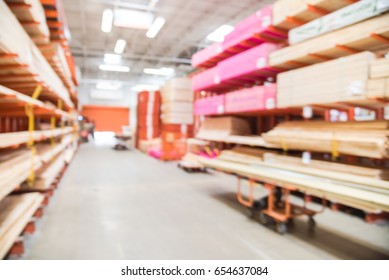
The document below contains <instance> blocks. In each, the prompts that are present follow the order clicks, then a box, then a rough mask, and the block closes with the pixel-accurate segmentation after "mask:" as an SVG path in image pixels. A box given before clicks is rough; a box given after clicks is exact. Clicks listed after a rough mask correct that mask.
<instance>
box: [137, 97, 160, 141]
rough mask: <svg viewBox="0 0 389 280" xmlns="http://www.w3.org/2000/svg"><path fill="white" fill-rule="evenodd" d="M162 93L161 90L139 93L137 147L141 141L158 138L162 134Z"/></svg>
mask: <svg viewBox="0 0 389 280" xmlns="http://www.w3.org/2000/svg"><path fill="white" fill-rule="evenodd" d="M160 110H161V94H160V92H159V91H155V92H154V91H143V92H140V93H138V105H137V128H136V145H135V146H136V147H139V143H140V141H143V140H151V139H154V138H157V137H159V136H160V134H161V124H160Z"/></svg>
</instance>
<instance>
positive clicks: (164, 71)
mask: <svg viewBox="0 0 389 280" xmlns="http://www.w3.org/2000/svg"><path fill="white" fill-rule="evenodd" d="M143 72H144V73H145V74H149V75H160V76H169V75H172V74H173V73H174V69H173V68H165V67H162V68H159V69H156V68H145V69H143Z"/></svg>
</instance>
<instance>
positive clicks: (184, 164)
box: [177, 160, 207, 173]
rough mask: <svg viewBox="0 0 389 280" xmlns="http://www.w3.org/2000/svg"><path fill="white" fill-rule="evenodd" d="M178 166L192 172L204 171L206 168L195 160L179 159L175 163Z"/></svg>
mask: <svg viewBox="0 0 389 280" xmlns="http://www.w3.org/2000/svg"><path fill="white" fill-rule="evenodd" d="M177 167H178V168H181V169H182V170H184V171H186V172H188V173H194V172H206V171H207V170H206V168H205V167H203V166H202V165H200V164H198V163H197V162H192V161H187V160H181V161H180V162H179V163H178V164H177Z"/></svg>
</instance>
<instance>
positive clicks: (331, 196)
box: [197, 157, 389, 213]
mask: <svg viewBox="0 0 389 280" xmlns="http://www.w3.org/2000/svg"><path fill="white" fill-rule="evenodd" d="M197 160H198V162H199V163H200V164H202V165H203V166H205V167H208V168H213V169H216V170H220V171H225V172H230V173H233V174H237V175H239V176H242V177H246V178H250V179H253V180H257V181H260V182H263V183H269V184H273V185H277V186H279V187H288V188H290V187H293V188H295V189H296V190H298V191H300V192H304V193H306V194H309V195H313V196H317V197H320V198H325V199H327V200H330V201H335V202H337V203H340V204H343V205H347V206H351V207H354V208H357V209H361V210H364V211H366V212H372V213H374V212H380V211H386V212H387V211H389V186H388V183H387V182H384V184H382V182H379V183H380V184H382V185H380V186H379V187H376V186H372V185H364V184H363V183H359V184H350V183H347V182H345V181H337V180H331V181H329V180H328V179H326V178H322V177H318V176H313V175H306V174H302V173H301V172H300V171H299V172H295V171H288V172H285V171H286V170H282V169H280V168H279V167H271V166H265V165H263V166H250V165H247V164H243V163H236V162H230V161H226V160H220V159H206V158H202V157H197ZM377 181H378V180H377Z"/></svg>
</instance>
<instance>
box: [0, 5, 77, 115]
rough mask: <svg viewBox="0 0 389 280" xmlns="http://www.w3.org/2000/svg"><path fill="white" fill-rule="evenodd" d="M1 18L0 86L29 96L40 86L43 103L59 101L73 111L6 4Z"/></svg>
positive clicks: (0, 9) (0, 8)
mask: <svg viewBox="0 0 389 280" xmlns="http://www.w3.org/2000/svg"><path fill="white" fill-rule="evenodd" d="M0 14H1V17H0V57H1V59H0V65H1V69H0V84H1V85H3V86H5V87H8V88H11V89H14V90H16V91H19V92H21V93H24V94H26V95H31V94H32V93H33V92H34V90H35V88H36V87H37V85H38V84H41V85H42V86H43V91H42V93H41V95H40V98H41V99H45V100H50V101H52V102H53V103H57V100H58V98H60V99H62V100H63V101H64V104H65V106H66V107H69V108H73V107H74V105H73V103H72V101H71V100H70V97H69V93H68V91H67V89H66V87H65V86H64V84H63V83H62V81H61V80H60V78H59V77H58V75H57V74H56V73H55V71H54V70H53V68H52V67H51V66H50V64H49V63H48V62H47V60H46V59H45V58H44V57H43V55H42V53H41V52H40V51H39V49H38V48H37V47H36V46H35V44H34V42H33V41H32V40H31V38H30V37H29V36H28V35H27V33H26V32H25V31H24V29H23V27H22V26H21V25H20V23H19V22H18V20H17V19H16V17H15V16H14V15H13V13H12V12H11V11H10V10H9V8H8V6H7V5H6V4H5V3H4V2H3V1H0ZM17 76H19V78H22V80H18V79H17V78H18V77H17Z"/></svg>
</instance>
